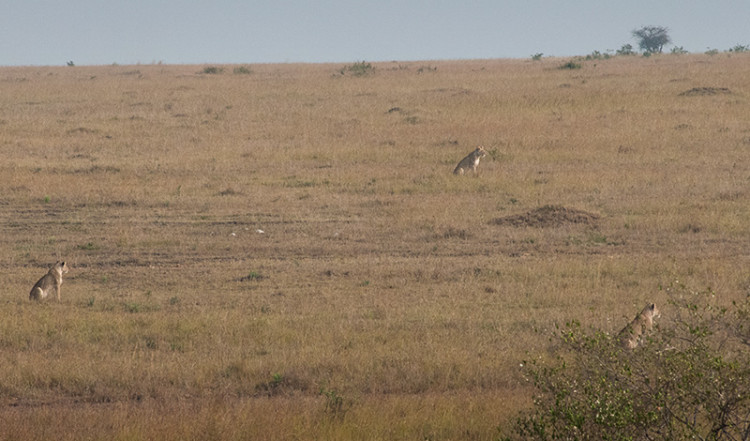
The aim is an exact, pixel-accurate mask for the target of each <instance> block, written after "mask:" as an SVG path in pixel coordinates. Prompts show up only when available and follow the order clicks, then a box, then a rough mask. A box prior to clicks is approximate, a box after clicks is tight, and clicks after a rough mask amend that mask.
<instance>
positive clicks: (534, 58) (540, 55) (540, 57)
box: [531, 52, 544, 61]
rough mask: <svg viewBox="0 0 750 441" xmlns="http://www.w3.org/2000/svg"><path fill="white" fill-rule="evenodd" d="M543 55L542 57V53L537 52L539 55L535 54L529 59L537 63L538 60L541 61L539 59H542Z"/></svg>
mask: <svg viewBox="0 0 750 441" xmlns="http://www.w3.org/2000/svg"><path fill="white" fill-rule="evenodd" d="M543 55H544V54H543V53H541V52H539V53H536V54H534V55H532V56H531V59H532V60H533V61H539V60H541V59H542V56H543Z"/></svg>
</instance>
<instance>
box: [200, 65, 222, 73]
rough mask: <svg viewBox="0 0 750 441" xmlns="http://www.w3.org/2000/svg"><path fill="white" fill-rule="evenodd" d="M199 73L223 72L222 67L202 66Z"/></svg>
mask: <svg viewBox="0 0 750 441" xmlns="http://www.w3.org/2000/svg"><path fill="white" fill-rule="evenodd" d="M201 73H204V74H206V75H218V74H221V73H224V68H223V67H217V66H206V67H204V68H203V70H202V71H201Z"/></svg>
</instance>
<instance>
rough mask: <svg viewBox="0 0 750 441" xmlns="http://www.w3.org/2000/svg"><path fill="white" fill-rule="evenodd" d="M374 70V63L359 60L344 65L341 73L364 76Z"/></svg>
mask: <svg viewBox="0 0 750 441" xmlns="http://www.w3.org/2000/svg"><path fill="white" fill-rule="evenodd" d="M373 72H374V68H373V67H372V64H370V63H367V62H365V61H358V62H356V63H354V64H351V65H349V66H344V67H342V68H341V70H340V71H339V73H341V75H346V74H349V75H353V76H355V77H363V76H365V75H370V74H371V73H373ZM420 73H421V72H420Z"/></svg>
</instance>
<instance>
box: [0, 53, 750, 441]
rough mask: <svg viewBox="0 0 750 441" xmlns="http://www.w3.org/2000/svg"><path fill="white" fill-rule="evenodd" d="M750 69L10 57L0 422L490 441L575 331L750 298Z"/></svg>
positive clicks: (166, 435)
mask: <svg viewBox="0 0 750 441" xmlns="http://www.w3.org/2000/svg"><path fill="white" fill-rule="evenodd" d="M748 61H750V60H749V59H748V57H747V56H744V55H733V56H731V57H729V56H726V55H719V56H715V57H709V56H705V55H690V56H661V57H652V58H649V59H644V58H638V57H632V58H619V57H618V58H614V59H610V60H599V61H588V62H584V63H583V68H582V69H578V70H563V69H558V66H559V65H561V64H563V61H562V60H553V59H548V60H543V61H539V62H532V61H510V60H487V61H461V62H433V63H422V64H420V63H400V64H399V63H384V64H376V65H375V72H374V73H373V74H371V75H368V76H364V77H352V76H351V75H343V76H342V75H341V74H340V73H339V70H340V68H341V66H339V65H262V66H253V67H252V73H251V74H233V73H231V69H227V70H225V72H224V73H222V74H218V75H205V74H199V72H200V71H201V68H200V67H197V66H106V67H74V68H70V67H64V68H32V67H28V68H1V69H0V129H2V130H1V131H0V153H1V154H2V156H3V161H2V162H0V182H3V183H4V189H3V192H2V199H0V216H1V217H2V220H1V221H0V228H2V234H0V256H2V257H0V260H1V261H2V265H3V267H4V268H5V271H4V274H5V275H4V277H3V280H2V288H0V405H2V407H0V425H2V426H3V427H6V428H8V429H7V430H6V432H5V434H3V435H0V437H3V436H5V437H6V438H9V439H31V438H38V437H45V436H51V433H52V432H49V431H50V430H53V429H54V431H55V432H54V433H63V434H64V435H63V436H61V437H60V438H62V439H80V438H82V437H86V436H90V437H92V438H101V439H112V437H115V438H117V437H119V438H127V439H139V438H144V439H185V438H188V439H189V438H195V439H210V438H217V439H232V438H243V437H248V436H250V437H254V438H262V439H289V438H294V437H303V438H318V439H321V438H326V439H358V438H361V439H373V438H385V439H414V438H415V437H423V438H430V439H492V437H494V435H495V427H496V426H497V424H499V423H502V422H503V421H506V420H507V419H508V418H510V417H512V415H513V414H514V412H515V411H517V410H518V409H519V408H522V407H523V406H524V405H526V403H528V399H529V390H528V389H526V388H525V387H523V386H522V384H523V383H522V382H521V381H522V380H521V377H522V372H521V369H520V368H519V363H520V361H521V360H523V359H524V358H525V357H527V356H530V355H531V356H535V355H536V354H541V353H544V349H545V346H546V338H547V337H546V336H547V333H548V332H549V330H550V329H552V328H553V327H554V325H555V323H560V322H563V321H565V320H568V319H570V318H577V319H579V320H582V321H584V322H587V323H590V324H591V325H592V326H595V327H598V328H602V329H605V330H608V331H617V330H618V329H619V328H620V327H621V326H623V325H624V323H626V322H627V321H628V320H629V318H630V317H631V316H632V315H633V314H635V313H636V312H637V311H638V310H640V309H641V307H642V305H643V304H644V303H645V302H646V301H656V302H663V301H664V300H665V297H664V295H663V293H661V292H660V291H659V286H663V285H668V284H669V283H670V282H672V281H673V280H674V279H675V278H679V279H680V280H681V281H683V282H687V283H688V284H690V285H693V286H696V287H697V288H698V287H699V288H703V287H705V286H711V287H713V288H714V289H715V290H716V291H717V293H718V295H720V296H723V297H726V298H727V300H729V299H731V298H735V297H737V296H740V295H744V294H745V293H746V292H747V290H748V286H750V279H748V276H747V272H746V264H747V251H746V250H747V249H748V245H749V244H748V239H749V238H750V225H749V224H748V223H747V222H746V219H747V218H748V207H750V205H749V204H748V203H747V202H748V199H749V198H750V193H748V191H747V183H748V179H749V178H750V162H749V161H748V160H747V159H748V158H747V155H748V153H747V152H748V147H750V122H748V120H747V115H748V110H749V109H748V107H749V105H748V99H747V94H748V93H750V92H748V90H747V83H746V80H745V73H746V71H747V65H748ZM420 67H429V69H421V71H420ZM434 68H436V70H435V69H434ZM696 87H715V88H727V89H729V91H730V93H728V94H727V93H719V94H716V95H709V94H705V93H703V94H697V95H695V96H681V95H680V94H681V93H682V92H685V91H688V90H691V89H693V88H696ZM477 144H482V145H484V146H485V148H486V149H487V150H488V151H490V152H491V155H490V157H489V158H486V159H485V160H484V162H483V163H482V164H481V165H480V175H479V177H473V176H469V177H463V178H459V177H455V176H453V175H452V174H451V171H452V169H453V167H454V166H455V164H456V163H457V162H458V160H459V159H461V158H462V157H463V156H464V155H465V154H466V153H468V152H469V151H471V150H472V149H473V148H474V147H475V146H476V145H477ZM549 204H555V205H561V206H564V207H567V208H569V209H575V210H581V211H584V212H586V213H591V214H593V215H596V216H598V219H597V220H594V221H592V222H589V223H586V224H571V223H566V222H563V223H561V224H559V225H556V226H552V227H545V228H538V227H532V226H523V225H521V226H514V225H509V224H508V223H502V222H500V223H498V222H497V219H499V218H505V217H508V216H513V215H518V214H524V213H528V212H530V211H532V210H535V209H537V208H539V207H541V206H544V205H549ZM256 230H262V231H264V232H263V233H259V232H257V231H256ZM57 258H62V259H65V260H67V261H68V263H69V264H70V265H71V266H72V270H71V272H70V273H69V274H68V275H67V278H66V279H65V284H64V285H63V301H62V303H61V304H57V303H55V302H49V303H45V304H42V305H37V304H30V303H29V302H28V300H27V298H28V291H29V289H30V288H31V286H32V285H33V283H34V282H35V281H36V280H37V279H38V278H39V277H40V276H41V275H42V274H44V272H45V271H46V269H47V267H48V266H49V265H51V264H52V263H53V262H54V261H55V260H56V259H57ZM662 310H663V315H664V317H665V319H666V320H668V316H669V308H668V306H667V305H665V306H664V307H663V308H662Z"/></svg>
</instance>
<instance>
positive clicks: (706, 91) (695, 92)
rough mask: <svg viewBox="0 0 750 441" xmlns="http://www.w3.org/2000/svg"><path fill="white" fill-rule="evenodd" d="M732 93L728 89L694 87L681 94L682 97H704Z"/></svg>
mask: <svg viewBox="0 0 750 441" xmlns="http://www.w3.org/2000/svg"><path fill="white" fill-rule="evenodd" d="M731 93H732V91H731V90H729V89H727V88H726V87H693V88H692V89H690V90H686V91H684V92H682V93H681V94H680V96H703V95H719V94H722V95H729V94H731Z"/></svg>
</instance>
